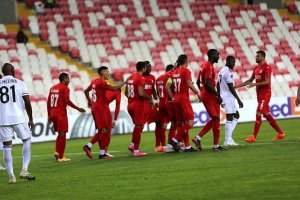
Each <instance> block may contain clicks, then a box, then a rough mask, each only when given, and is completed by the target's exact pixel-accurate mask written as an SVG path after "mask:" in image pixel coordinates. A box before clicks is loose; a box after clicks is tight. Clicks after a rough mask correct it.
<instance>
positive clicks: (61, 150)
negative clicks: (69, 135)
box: [58, 136, 66, 159]
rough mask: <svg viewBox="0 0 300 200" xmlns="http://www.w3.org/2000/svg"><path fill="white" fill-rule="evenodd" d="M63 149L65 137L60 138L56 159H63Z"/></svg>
mask: <svg viewBox="0 0 300 200" xmlns="http://www.w3.org/2000/svg"><path fill="white" fill-rule="evenodd" d="M65 148H66V136H60V139H59V149H58V153H59V156H58V158H60V159H62V158H63V157H64V154H65Z"/></svg>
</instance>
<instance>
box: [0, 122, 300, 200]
mask: <svg viewBox="0 0 300 200" xmlns="http://www.w3.org/2000/svg"><path fill="white" fill-rule="evenodd" d="M278 123H279V125H280V126H281V128H282V129H283V130H284V132H285V133H286V135H287V138H286V139H285V140H284V141H278V142H274V141H272V138H273V137H274V136H275V133H274V131H273V129H272V128H271V127H270V126H269V125H268V124H267V123H266V122H264V123H263V125H262V127H261V131H260V134H259V136H258V138H257V142H256V143H255V144H246V143H245V142H243V139H244V138H246V137H247V136H249V134H250V133H251V132H252V129H253V123H250V124H238V126H237V129H236V131H235V133H234V138H235V141H236V142H238V143H240V144H241V145H240V146H238V147H235V148H231V149H230V150H229V151H226V152H212V151H211V147H210V146H211V144H212V133H211V132H210V133H208V134H207V135H206V136H205V137H204V138H203V144H204V146H205V148H204V150H203V151H202V152H193V153H183V152H182V153H179V154H166V153H155V152H153V149H154V147H153V146H154V135H153V133H143V135H142V144H141V150H143V151H145V152H147V153H149V155H148V156H146V157H137V158H136V157H132V156H131V155H130V153H129V151H128V150H127V146H128V144H129V142H130V140H131V135H121V136H113V137H112V141H111V146H110V150H111V151H112V152H111V153H112V154H113V155H115V156H116V158H114V159H110V160H98V159H94V160H91V159H88V158H87V156H86V155H85V154H84V153H83V151H82V146H83V145H84V144H85V143H86V142H87V141H88V139H80V140H70V141H67V150H66V152H67V156H68V157H69V158H71V159H72V161H71V162H69V163H57V162H56V161H55V160H54V157H53V152H54V142H47V143H39V144H33V146H32V161H31V164H30V172H32V173H33V174H34V175H35V176H36V180H35V181H31V182H29V181H24V180H20V179H19V178H17V183H16V184H13V185H9V184H7V180H8V176H7V173H6V172H4V171H0V199H5V200H6V199H86V200H88V199H155V200H159V199H299V198H300V194H299V191H300V189H299V186H300V169H299V167H300V159H299V158H300V157H299V153H300V143H299V140H298V138H299V137H300V135H299V119H292V120H281V121H278ZM198 131H199V128H195V129H193V130H192V131H191V132H190V133H191V134H190V135H191V137H192V136H194V135H195V134H196V133H197V132H198ZM223 137H224V127H221V141H223ZM93 153H94V156H95V158H97V157H98V146H94V148H93ZM13 154H14V170H15V174H16V175H17V174H18V173H19V171H20V168H21V163H22V158H21V146H14V148H13ZM0 162H1V163H2V164H3V160H1V161H0Z"/></svg>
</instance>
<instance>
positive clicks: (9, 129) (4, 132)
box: [0, 122, 31, 142]
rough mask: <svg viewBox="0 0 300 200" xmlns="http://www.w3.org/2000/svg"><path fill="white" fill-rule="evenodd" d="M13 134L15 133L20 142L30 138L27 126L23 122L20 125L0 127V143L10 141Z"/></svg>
mask: <svg viewBox="0 0 300 200" xmlns="http://www.w3.org/2000/svg"><path fill="white" fill-rule="evenodd" d="M14 132H16V134H17V137H18V138H20V139H21V140H26V139H29V138H31V132H30V129H29V126H28V124H27V123H26V122H24V123H22V124H15V125H4V126H0V141H2V142H8V141H11V140H12V139H13V137H14Z"/></svg>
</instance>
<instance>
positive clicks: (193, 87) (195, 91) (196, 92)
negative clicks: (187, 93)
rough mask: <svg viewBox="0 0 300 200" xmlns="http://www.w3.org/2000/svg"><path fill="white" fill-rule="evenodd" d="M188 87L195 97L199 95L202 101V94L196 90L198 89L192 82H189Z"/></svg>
mask: <svg viewBox="0 0 300 200" xmlns="http://www.w3.org/2000/svg"><path fill="white" fill-rule="evenodd" d="M186 83H187V86H188V87H189V88H190V89H191V90H192V91H193V92H194V93H195V95H197V97H198V99H199V100H200V94H199V92H198V90H197V89H196V87H195V86H194V84H193V82H192V81H190V80H189V81H187V82H186Z"/></svg>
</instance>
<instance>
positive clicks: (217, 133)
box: [212, 120, 220, 145]
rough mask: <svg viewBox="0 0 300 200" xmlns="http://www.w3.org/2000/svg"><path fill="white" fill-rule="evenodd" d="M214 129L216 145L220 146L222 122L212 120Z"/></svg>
mask: <svg viewBox="0 0 300 200" xmlns="http://www.w3.org/2000/svg"><path fill="white" fill-rule="evenodd" d="M212 129H213V134H214V145H218V144H219V138H220V121H216V120H212Z"/></svg>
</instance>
